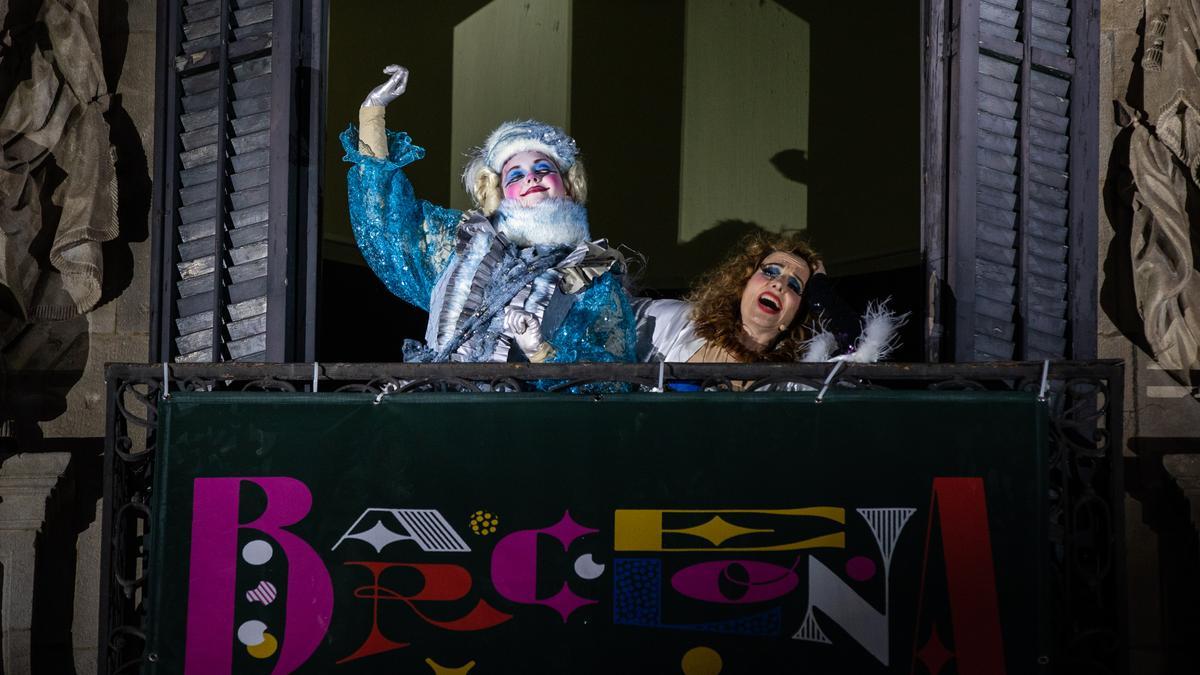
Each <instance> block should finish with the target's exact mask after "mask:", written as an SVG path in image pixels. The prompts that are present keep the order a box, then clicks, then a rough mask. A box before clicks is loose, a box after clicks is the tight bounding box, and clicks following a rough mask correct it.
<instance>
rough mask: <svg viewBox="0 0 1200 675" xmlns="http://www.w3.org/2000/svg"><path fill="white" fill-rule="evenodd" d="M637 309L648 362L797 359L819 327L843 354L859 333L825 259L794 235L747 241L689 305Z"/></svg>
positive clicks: (651, 304) (665, 303)
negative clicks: (823, 261)
mask: <svg viewBox="0 0 1200 675" xmlns="http://www.w3.org/2000/svg"><path fill="white" fill-rule="evenodd" d="M634 311H635V313H636V316H637V324H638V354H639V356H640V357H641V359H640V360H642V361H674V362H693V363H730V362H736V363H746V362H753V361H799V360H802V359H803V357H804V356H805V351H806V346H807V345H808V343H809V341H810V339H811V338H812V337H813V334H814V332H815V331H814V329H818V330H819V332H820V333H821V335H822V337H823V338H824V339H825V340H829V339H830V337H832V339H833V340H836V341H837V344H838V347H839V351H843V352H844V351H847V350H849V349H851V345H852V344H853V341H854V338H856V337H857V336H858V332H859V325H858V318H857V316H856V314H855V313H854V311H853V310H851V309H850V308H849V306H848V305H846V303H845V302H844V301H842V300H841V299H840V298H839V297H838V296H837V295H836V294H835V293H834V292H833V287H832V285H831V284H830V282H829V278H828V277H827V276H826V275H825V267H824V264H823V263H822V260H821V256H820V255H819V254H818V253H817V252H816V251H814V250H813V249H812V247H810V246H809V245H808V244H807V243H806V242H805V241H804V240H803V239H801V238H800V237H798V236H796V235H786V234H772V233H767V232H756V233H754V234H751V235H749V236H747V237H746V238H745V239H743V240H742V242H741V243H740V244H739V245H738V247H737V248H736V253H734V254H733V255H732V256H730V257H729V258H728V259H726V260H725V261H724V262H723V263H721V264H720V265H719V266H718V267H717V268H716V269H714V270H713V271H711V272H709V273H708V274H707V275H705V276H704V277H702V278H701V279H700V280H699V282H698V283H697V284H696V285H695V287H694V288H693V290H692V292H691V293H690V294H689V295H688V297H687V300H637V301H635V303H634ZM831 347H832V345H828V346H827V347H825V349H824V351H825V352H826V353H825V354H824V356H825V357H827V356H828V352H829V351H830V348H831ZM817 360H824V358H821V359H817Z"/></svg>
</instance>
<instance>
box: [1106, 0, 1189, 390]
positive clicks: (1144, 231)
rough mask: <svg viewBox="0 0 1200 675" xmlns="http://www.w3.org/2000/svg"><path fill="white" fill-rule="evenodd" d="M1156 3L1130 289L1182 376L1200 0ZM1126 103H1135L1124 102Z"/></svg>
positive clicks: (1139, 139) (1148, 43)
mask: <svg viewBox="0 0 1200 675" xmlns="http://www.w3.org/2000/svg"><path fill="white" fill-rule="evenodd" d="M1165 4H1166V5H1167V6H1166V7H1165V8H1164V9H1162V10H1161V11H1158V10H1155V9H1150V10H1149V13H1148V14H1147V18H1146V22H1145V27H1146V29H1145V34H1144V37H1143V43H1142V58H1141V62H1140V65H1141V72H1140V73H1139V72H1138V71H1137V70H1136V69H1135V71H1134V75H1133V76H1132V78H1131V82H1130V89H1131V90H1133V89H1134V88H1135V87H1136V86H1137V82H1136V81H1135V78H1140V79H1141V89H1142V106H1143V107H1144V110H1138V109H1133V110H1129V109H1128V108H1126V113H1127V114H1128V120H1127V122H1128V124H1129V127H1130V128H1129V130H1128V131H1129V132H1130V133H1129V134H1128V135H1127V137H1128V139H1129V146H1128V153H1129V172H1130V174H1131V178H1132V182H1131V184H1129V185H1126V186H1124V188H1125V189H1124V190H1123V191H1122V192H1123V193H1124V194H1123V197H1124V200H1123V201H1126V203H1127V205H1128V206H1129V207H1130V208H1131V209H1132V229H1131V231H1130V233H1129V234H1130V238H1129V245H1130V250H1129V252H1128V255H1129V257H1130V261H1131V263H1132V281H1133V287H1134V288H1133V291H1134V293H1135V295H1136V300H1137V309H1138V313H1139V314H1140V315H1141V318H1142V323H1143V330H1144V333H1145V337H1146V342H1147V344H1148V346H1149V348H1150V349H1151V350H1152V353H1153V356H1154V359H1155V360H1156V361H1157V362H1158V363H1159V365H1161V366H1162V367H1163V368H1165V369H1167V370H1168V371H1171V372H1172V375H1173V376H1174V377H1175V378H1176V379H1178V380H1180V381H1181V382H1183V383H1184V384H1196V382H1192V381H1191V380H1192V379H1193V378H1192V375H1191V373H1192V372H1193V371H1197V370H1200V271H1198V270H1197V267H1196V263H1197V261H1196V258H1195V256H1196V252H1197V251H1198V250H1200V200H1198V197H1200V60H1198V55H1200V51H1198V50H1200V0H1172V1H1171V2H1169V3H1165ZM1123 103H1125V104H1128V103H1129V102H1128V101H1126V102H1123Z"/></svg>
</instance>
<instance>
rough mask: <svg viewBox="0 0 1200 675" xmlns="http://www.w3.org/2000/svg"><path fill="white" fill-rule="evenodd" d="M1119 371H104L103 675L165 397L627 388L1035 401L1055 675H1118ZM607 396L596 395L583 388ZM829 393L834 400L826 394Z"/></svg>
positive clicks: (141, 560) (726, 367)
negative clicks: (1046, 432)
mask: <svg viewBox="0 0 1200 675" xmlns="http://www.w3.org/2000/svg"><path fill="white" fill-rule="evenodd" d="M1123 373H1124V368H1123V365H1122V364H1121V363H1120V362H1118V361H1096V362H1055V363H1048V364H1044V363H1036V362H1032V363H987V364H984V363H979V364H852V365H833V364H820V363H814V364H682V363H680V364H636V365H630V364H573V365H559V364H554V365H551V364H444V365H443V364H391V363H356V364H346V363H337V364H335V363H329V364H314V363H286V364H246V363H218V364H172V365H170V366H169V368H167V369H164V368H163V365H162V364H157V365H155V364H113V365H109V366H108V368H107V371H106V380H107V387H108V405H107V422H106V424H107V426H106V436H105V482H104V541H105V547H104V551H103V558H102V563H101V574H102V582H101V594H102V596H101V599H100V633H99V634H100V645H99V647H100V673H101V674H102V675H117V674H118V673H132V672H138V671H139V670H140V668H141V666H142V664H143V663H144V662H145V659H146V658H148V657H147V656H146V654H145V650H144V647H145V632H144V624H143V621H144V618H145V613H144V605H143V602H142V600H143V593H144V589H145V588H146V582H147V580H148V579H149V576H150V575H151V574H153V573H154V570H153V569H151V568H150V566H149V558H148V551H147V550H146V548H145V546H144V541H145V535H146V534H147V532H148V530H149V527H150V522H151V521H150V504H151V491H152V486H153V479H154V470H155V429H156V423H157V419H156V412H157V403H158V401H159V400H160V399H161V397H162V396H163V395H164V393H167V394H169V393H170V392H174V391H181V390H186V391H197V392H204V391H292V392H313V393H314V395H318V396H319V395H320V394H321V393H322V392H330V391H338V392H347V391H350V392H355V391H357V392H369V393H373V394H375V395H376V396H397V395H403V394H405V393H409V392H418V391H420V392H430V391H432V392H442V391H445V392H475V393H478V394H479V395H481V396H495V395H502V392H508V391H522V390H529V389H539V390H541V391H544V392H545V395H546V396H571V395H590V396H605V395H609V394H605V393H602V392H603V391H604V390H605V389H610V390H611V389H613V388H614V387H612V386H611V385H612V383H622V384H623V385H625V386H624V388H625V389H637V390H650V391H663V390H664V389H665V391H663V395H665V396H670V395H672V386H671V385H672V383H681V382H686V383H688V385H689V386H688V387H687V388H688V389H691V390H695V389H721V390H739V391H746V392H753V391H755V390H761V389H774V390H780V389H782V390H791V391H796V390H804V391H807V392H809V393H808V394H806V395H812V394H811V392H813V391H816V392H818V394H817V395H818V397H821V396H825V395H836V392H837V390H838V389H842V388H858V389H863V388H868V389H909V390H917V389H936V390H948V389H949V390H954V389H961V390H971V391H1031V392H1035V393H1038V394H1040V395H1042V396H1044V397H1045V399H1046V400H1047V404H1048V405H1049V408H1050V422H1051V423H1050V439H1049V449H1050V455H1049V460H1050V461H1049V465H1048V466H1047V472H1048V476H1049V481H1048V485H1049V486H1050V495H1049V499H1050V516H1051V523H1050V530H1049V531H1050V538H1051V542H1050V544H1051V550H1052V556H1051V560H1050V561H1048V565H1049V566H1050V567H1051V573H1052V574H1051V578H1052V586H1053V593H1054V597H1053V610H1054V613H1055V615H1054V617H1053V625H1054V630H1055V632H1054V642H1055V644H1054V645H1053V647H1054V649H1053V651H1052V654H1051V656H1050V663H1049V664H1048V670H1049V671H1050V672H1055V673H1124V672H1127V670H1128V658H1127V648H1126V645H1127V642H1126V636H1127V627H1126V625H1125V551H1124V543H1123V536H1124V519H1123V508H1124V485H1123V479H1122V473H1121V471H1122V463H1121V462H1122V457H1121V442H1120V439H1121V438H1122V437H1123V436H1122V433H1123V432H1122V428H1121V422H1122V402H1121V394H1122V388H1123V382H1124V374H1123ZM597 383H605V385H607V386H605V387H597V386H593V385H596V384H597ZM830 392H832V393H830Z"/></svg>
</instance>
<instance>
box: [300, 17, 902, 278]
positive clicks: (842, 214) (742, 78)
mask: <svg viewBox="0 0 1200 675" xmlns="http://www.w3.org/2000/svg"><path fill="white" fill-rule="evenodd" d="M689 1H690V2H691V4H690V5H689ZM689 1H685V0H663V1H660V2H652V3H648V2H639V1H637V0H608V1H604V2H601V1H599V0H573V1H572V0H538V1H537V2H517V1H515V0H493V1H492V2H485V1H484V0H473V1H470V2H455V3H432V4H430V3H416V2H407V1H405V2H393V3H387V4H384V5H381V4H376V3H370V2H365V1H363V0H339V2H336V3H331V4H330V27H331V28H330V35H329V50H330V51H329V68H330V78H329V93H328V99H327V119H328V120H329V129H328V134H327V142H328V143H330V145H329V148H330V151H329V152H327V168H326V179H325V186H326V187H325V213H324V223H323V227H324V238H325V242H326V247H325V251H326V253H325V255H326V256H327V257H331V258H337V259H341V260H343V261H357V260H358V258H357V253H356V252H355V250H354V246H353V237H352V235H351V233H350V227H349V221H348V216H347V210H346V202H345V190H344V185H345V179H344V174H345V167H346V165H345V164H344V163H343V162H342V161H341V156H342V152H341V148H340V145H339V144H338V143H337V140H336V137H337V134H338V133H340V131H341V130H342V129H344V128H345V125H346V124H348V123H349V122H351V121H353V120H355V118H356V117H357V109H358V105H359V103H360V102H361V100H362V98H363V96H364V95H365V94H366V92H367V91H369V90H370V89H371V87H372V86H374V85H375V84H378V82H380V81H382V77H381V74H380V71H381V69H382V68H383V66H384V65H386V64H388V63H393V62H397V63H401V64H404V65H406V66H408V67H409V68H410V70H411V71H412V78H411V80H410V85H409V90H408V93H407V94H405V96H403V97H402V98H401V99H399V100H398V101H397V102H395V103H393V104H392V105H391V106H390V107H389V111H388V112H389V116H388V120H389V127H391V128H394V129H403V130H405V131H408V132H409V133H410V134H411V135H412V136H413V137H414V139H416V141H417V143H419V144H420V145H423V146H424V147H425V148H426V149H427V150H428V154H427V157H426V159H424V160H422V161H420V162H417V163H416V164H414V165H412V166H411V167H410V169H409V171H408V173H409V176H410V178H411V179H412V181H413V183H414V185H415V186H416V190H417V194H418V195H419V196H421V197H423V198H425V199H428V200H430V201H432V202H435V203H439V204H450V205H453V206H457V207H462V206H464V205H465V203H466V202H465V196H464V195H463V194H462V191H461V188H460V187H459V186H458V184H457V181H456V176H457V175H458V172H459V171H460V170H461V166H462V163H463V153H464V152H465V151H466V150H467V149H468V148H469V147H470V146H472V145H475V144H477V143H480V142H481V141H482V140H483V137H484V135H485V134H486V131H487V130H489V129H490V128H491V127H492V126H494V125H495V124H496V123H498V122H500V121H501V120H503V119H507V118H510V117H516V116H525V115H530V116H539V117H545V118H548V119H550V120H551V121H554V122H557V123H560V124H563V125H564V126H566V127H567V129H568V131H569V132H570V133H572V135H574V136H575V137H576V139H578V141H579V144H580V147H581V149H582V151H583V153H584V158H585V161H586V164H587V167H588V172H589V177H590V192H591V197H590V201H589V210H590V213H591V222H592V229H593V234H594V235H596V236H604V237H608V238H609V239H610V240H612V241H613V242H615V243H620V244H626V245H628V246H630V247H633V248H635V249H637V250H639V251H641V252H643V253H644V254H646V256H647V258H648V260H649V264H648V266H647V268H646V271H645V274H644V276H643V277H642V280H641V283H642V285H644V286H646V287H649V288H659V289H680V288H684V287H686V286H687V285H688V284H689V283H690V282H691V280H692V279H693V278H694V276H695V275H696V274H698V273H700V272H702V271H704V270H706V269H708V268H710V267H712V266H713V265H714V264H716V262H717V261H719V260H720V259H721V258H722V257H723V256H724V255H725V254H726V252H727V251H728V250H729V248H730V247H731V246H732V245H733V244H734V243H735V242H736V241H737V239H738V238H739V237H741V236H742V235H743V234H745V233H746V232H748V231H751V230H753V229H754V228H756V227H762V228H764V229H770V230H779V229H803V230H806V231H807V233H808V235H809V237H810V239H811V240H812V241H813V243H814V244H815V245H816V246H817V248H818V249H819V250H821V251H822V252H823V253H825V255H826V256H827V259H828V260H829V267H830V269H831V271H832V272H833V273H834V274H835V275H839V274H840V275H845V274H858V273H865V272H876V271H881V270H887V269H894V268H897V267H902V266H906V265H913V264H916V263H917V262H918V261H919V259H920V258H919V247H920V225H919V217H920V195H921V192H920V24H919V6H918V5H912V6H909V5H910V4H911V3H887V4H886V5H879V6H874V7H872V8H871V10H870V11H869V12H866V11H864V10H863V9H862V8H861V7H856V6H853V5H851V4H845V3H833V2H801V1H799V0H775V2H771V3H759V2H757V0H755V1H754V2H749V3H748V4H747V1H748V0H728V1H727V2H723V3H722V4H721V6H719V7H714V6H713V4H712V3H710V2H707V1H704V2H702V1H701V0H689ZM742 5H745V6H744V7H743V6H742ZM518 27H520V28H518ZM488 68H494V69H495V70H494V72H492V73H490V74H488V75H483V74H476V73H477V72H478V71H481V70H486V69H488ZM789 83H794V84H793V85H789ZM568 90H569V91H568ZM722 130H725V133H722ZM886 290H887V289H882V291H881V292H886Z"/></svg>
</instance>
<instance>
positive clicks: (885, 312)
mask: <svg viewBox="0 0 1200 675" xmlns="http://www.w3.org/2000/svg"><path fill="white" fill-rule="evenodd" d="M887 303H888V301H887V300H883V301H881V302H877V303H876V302H871V303H868V304H867V313H866V314H864V315H863V322H862V333H861V334H860V335H859V337H858V342H856V343H855V345H854V351H853V352H850V353H849V354H845V355H844V356H842V357H839V358H842V359H843V360H845V361H851V362H854V363H874V362H876V361H882V360H883V359H886V358H887V357H888V355H889V354H891V353H892V352H894V351H896V348H897V347H899V346H900V334H899V330H900V327H901V326H903V325H904V324H905V323H907V322H908V312H905V313H904V314H900V315H897V314H895V313H894V312H892V311H891V310H889V309H888V308H887Z"/></svg>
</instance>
